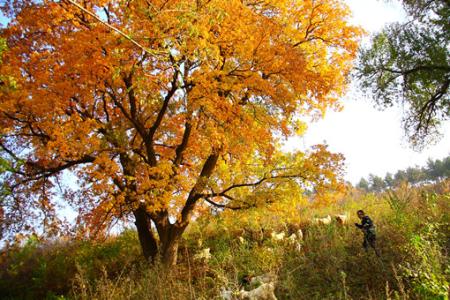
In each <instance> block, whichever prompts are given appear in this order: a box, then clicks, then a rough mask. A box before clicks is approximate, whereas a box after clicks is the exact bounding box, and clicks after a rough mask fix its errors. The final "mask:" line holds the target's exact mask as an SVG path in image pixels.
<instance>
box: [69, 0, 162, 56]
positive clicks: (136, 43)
mask: <svg viewBox="0 0 450 300" xmlns="http://www.w3.org/2000/svg"><path fill="white" fill-rule="evenodd" d="M66 1H67V2H69V3H70V4H72V5H74V6H76V7H77V8H78V9H80V10H81V11H83V12H85V13H87V14H88V15H90V16H91V17H93V18H94V19H96V20H97V21H99V22H100V23H102V24H103V25H105V26H106V27H108V28H110V29H112V30H113V31H115V32H117V33H118V34H120V35H121V36H123V37H124V38H126V39H127V40H129V41H130V42H131V43H133V44H134V45H135V46H137V47H139V48H140V49H142V50H143V51H145V52H146V53H148V54H152V55H155V54H161V53H163V52H159V53H158V52H157V51H155V50H150V49H148V48H146V47H144V46H142V45H141V44H140V43H138V42H137V41H136V40H135V39H133V38H132V37H131V36H129V35H128V34H126V33H125V32H123V31H122V30H120V29H118V28H116V27H114V26H112V25H111V24H108V23H107V22H105V21H103V20H102V19H101V18H100V17H98V16H97V15H96V14H95V13H93V12H91V11H89V10H88V9H86V8H84V7H83V6H81V5H80V4H78V3H76V2H75V1H73V0H66Z"/></svg>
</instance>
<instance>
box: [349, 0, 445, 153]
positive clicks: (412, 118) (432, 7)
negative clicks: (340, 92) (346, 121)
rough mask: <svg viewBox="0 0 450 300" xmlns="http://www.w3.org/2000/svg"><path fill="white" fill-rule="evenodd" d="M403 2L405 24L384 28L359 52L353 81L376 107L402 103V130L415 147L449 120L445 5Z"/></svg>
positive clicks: (427, 0) (436, 0)
mask: <svg viewBox="0 0 450 300" xmlns="http://www.w3.org/2000/svg"><path fill="white" fill-rule="evenodd" d="M402 2H403V5H404V7H405V9H406V11H407V13H408V15H409V18H410V19H409V20H408V21H407V22H405V23H394V24H390V25H388V26H386V28H385V29H384V30H383V31H381V32H380V33H378V34H377V35H376V36H375V37H374V38H373V39H372V43H371V45H370V47H368V48H365V49H363V50H361V52H360V57H359V65H358V67H357V71H356V77H357V78H358V79H359V80H360V84H361V86H362V88H363V89H364V90H366V91H371V92H373V98H374V101H375V102H376V104H377V105H379V106H380V107H381V108H384V107H389V106H392V105H393V104H394V103H397V102H400V103H403V104H405V107H407V109H408V110H407V113H406V115H405V116H404V127H405V131H406V133H407V135H408V136H409V138H410V141H411V143H412V145H413V146H415V147H419V148H420V147H423V146H424V145H425V144H426V143H425V142H427V141H430V140H432V139H434V138H435V137H436V136H438V133H439V125H440V124H441V123H442V121H444V120H448V119H449V118H450V97H449V92H448V91H449V85H450V65H449V61H450V60H449V57H450V56H449V55H448V49H449V47H450V42H449V40H450V38H449V37H450V22H449V18H450V2H449V1H448V0H403V1H402Z"/></svg>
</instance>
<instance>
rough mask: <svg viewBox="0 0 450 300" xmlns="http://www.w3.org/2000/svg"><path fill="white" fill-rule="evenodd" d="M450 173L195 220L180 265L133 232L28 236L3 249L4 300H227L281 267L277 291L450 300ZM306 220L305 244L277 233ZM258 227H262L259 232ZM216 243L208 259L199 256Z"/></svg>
mask: <svg viewBox="0 0 450 300" xmlns="http://www.w3.org/2000/svg"><path fill="white" fill-rule="evenodd" d="M449 200H450V181H449V180H446V181H443V182H441V183H440V184H437V185H434V186H427V187H422V188H411V187H407V186H405V185H404V186H402V187H400V188H397V189H396V190H395V191H391V192H390V194H379V195H374V194H365V193H363V192H362V191H361V190H358V189H353V190H351V191H349V193H348V195H347V196H345V197H343V198H342V199H340V200H339V201H338V202H336V203H334V204H332V205H330V206H327V207H316V206H313V205H312V204H308V202H307V201H304V202H299V201H298V200H296V202H297V203H292V201H288V199H285V200H284V201H281V204H280V203H278V204H276V205H275V204H274V205H272V206H269V207H267V208H256V209H253V210H250V211H242V212H241V211H236V212H229V211H227V212H224V213H219V214H217V215H215V216H209V217H207V218H201V219H198V220H197V221H196V222H194V223H192V224H191V225H190V227H189V228H188V231H187V234H186V235H185V237H184V239H183V241H182V243H181V245H180V249H179V259H178V261H179V262H178V264H177V266H175V267H174V268H172V269H167V268H165V267H163V266H162V265H160V264H158V263H156V264H155V265H149V264H147V263H145V262H144V261H143V260H142V257H141V252H140V251H141V250H140V246H139V243H138V240H137V235H136V233H135V231H133V230H126V231H125V232H123V233H122V234H120V235H118V236H115V237H109V238H108V239H106V240H104V241H97V242H94V241H69V240H67V241H65V242H63V241H54V242H44V241H38V240H36V239H34V240H33V239H29V240H28V241H26V243H25V244H24V246H23V247H17V246H16V247H13V246H11V247H10V248H9V249H3V251H2V254H1V265H2V267H1V271H0V272H1V273H0V274H1V280H0V294H1V295H2V299H221V297H220V291H221V288H226V289H229V290H231V291H233V292H234V294H235V295H237V294H236V293H237V291H238V290H239V289H242V288H245V286H242V281H243V278H244V277H246V276H255V275H261V274H264V273H267V272H271V273H274V274H276V275H277V277H278V280H277V283H276V286H275V287H276V288H275V294H276V296H277V298H278V299H448V282H449V280H450V269H449V264H448V261H449V257H448V253H449V250H450V230H449V229H450V228H449V216H450V215H449V212H450V208H449V205H450V201H449ZM361 208H363V209H364V210H365V211H366V212H367V213H368V215H370V217H371V218H372V219H373V220H374V222H375V224H376V228H377V235H378V241H377V243H378V247H379V249H380V251H381V259H379V258H377V256H376V255H375V254H374V252H373V251H372V250H370V251H369V253H367V254H366V253H365V252H364V249H363V248H362V247H361V242H362V239H363V237H362V233H361V232H360V231H359V230H357V228H356V227H355V226H353V223H354V222H357V218H356V214H355V212H356V210H358V209H361ZM335 213H347V214H349V217H350V219H349V221H348V223H347V224H345V225H344V226H342V225H340V224H338V223H337V222H335V221H333V222H332V223H331V224H329V225H318V224H312V223H311V220H312V219H313V218H314V217H316V216H317V217H324V216H326V215H328V214H330V215H333V214H335ZM298 228H301V229H302V231H303V233H304V237H303V240H301V241H300V242H299V243H300V245H301V248H300V249H299V247H298V245H295V244H293V243H290V242H289V240H288V239H286V238H285V239H283V240H280V241H277V240H275V239H273V238H271V236H270V233H271V232H275V233H281V232H284V233H285V237H287V236H288V235H289V234H290V233H292V232H294V231H295V230H297V229H298ZM261 229H263V230H262V231H261ZM206 248H209V249H210V253H211V257H210V259H202V258H200V259H198V255H196V254H198V253H199V252H200V251H201V250H203V249H206Z"/></svg>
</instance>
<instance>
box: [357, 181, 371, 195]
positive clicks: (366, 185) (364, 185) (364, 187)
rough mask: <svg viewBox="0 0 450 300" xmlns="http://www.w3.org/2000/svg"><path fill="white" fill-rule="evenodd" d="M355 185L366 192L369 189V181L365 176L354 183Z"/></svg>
mask: <svg viewBox="0 0 450 300" xmlns="http://www.w3.org/2000/svg"><path fill="white" fill-rule="evenodd" d="M356 187H357V188H359V189H361V190H364V191H366V192H368V191H369V182H368V181H367V180H366V179H365V178H361V180H360V181H359V183H358V184H357V185H356Z"/></svg>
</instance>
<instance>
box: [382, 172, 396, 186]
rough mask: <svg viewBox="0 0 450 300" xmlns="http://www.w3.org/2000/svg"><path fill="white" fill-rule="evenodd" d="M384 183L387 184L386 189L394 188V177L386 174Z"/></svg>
mask: <svg viewBox="0 0 450 300" xmlns="http://www.w3.org/2000/svg"><path fill="white" fill-rule="evenodd" d="M384 183H385V184H386V187H388V188H393V187H394V184H395V182H394V178H393V177H392V174H391V173H389V172H388V173H386V176H385V177H384Z"/></svg>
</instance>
